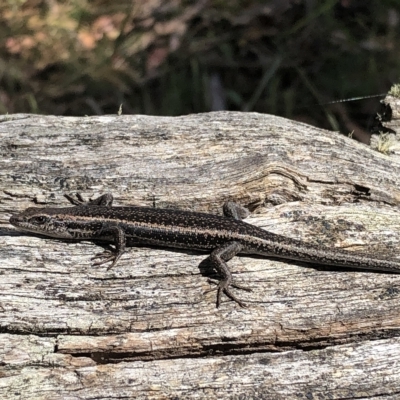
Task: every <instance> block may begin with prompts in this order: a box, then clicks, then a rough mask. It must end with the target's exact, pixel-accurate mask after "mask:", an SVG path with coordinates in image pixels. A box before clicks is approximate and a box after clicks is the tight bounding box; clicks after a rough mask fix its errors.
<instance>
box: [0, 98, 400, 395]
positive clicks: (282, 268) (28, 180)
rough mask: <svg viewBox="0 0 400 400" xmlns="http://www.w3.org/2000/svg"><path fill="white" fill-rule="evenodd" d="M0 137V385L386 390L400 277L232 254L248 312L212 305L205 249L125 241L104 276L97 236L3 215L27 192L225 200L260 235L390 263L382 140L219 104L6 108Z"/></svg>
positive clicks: (158, 390) (10, 391) (392, 240)
mask: <svg viewBox="0 0 400 400" xmlns="http://www.w3.org/2000/svg"><path fill="white" fill-rule="evenodd" d="M388 101H390V102H391V104H392V103H393V102H395V101H398V100H397V99H396V98H395V97H393V99H389V100H388ZM393 104H394V103H393ZM392 108H393V109H394V110H396V106H395V105H394V106H393V107H392ZM396 115H397V114H396V113H395V112H394V113H393V119H392V122H391V123H392V124H394V125H392V126H391V129H392V130H396V129H397V127H396V126H395V125H396V118H398V117H396ZM397 123H398V119H397ZM0 140H1V143H0V149H1V159H0V187H1V191H0V210H1V215H3V218H2V219H1V222H0V223H1V225H0V259H1V260H2V261H1V264H0V288H1V291H0V310H1V311H0V312H1V318H0V332H2V333H0V394H3V397H4V396H7V397H6V398H10V399H14V398H15V399H16V398H34V399H57V398H62V399H66V398H68V399H75V398H76V399H87V398H111V397H115V398H119V397H123V396H127V397H132V398H134V397H136V398H157V399H158V398H170V397H178V398H185V397H186V398H189V397H192V398H193V397H198V398H202V397H207V398H222V397H239V396H244V397H255V396H258V397H260V398H261V397H262V398H273V399H280V398H282V399H287V398H299V399H300V398H305V397H307V398H325V397H326V398H332V399H334V398H343V397H346V398H352V397H354V398H356V397H371V398H373V397H374V396H381V397H380V398H382V397H383V398H384V396H388V397H387V398H389V396H391V395H393V394H394V393H399V392H400V362H399V359H400V333H399V332H400V331H399V329H400V313H399V310H400V275H394V274H386V273H376V272H371V271H369V272H367V271H355V270H346V269H344V268H343V269H339V268H332V267H327V266H310V265H306V264H302V263H296V262H287V261H283V260H273V259H267V258H262V257H236V258H235V259H233V260H232V261H230V262H229V265H230V267H231V270H232V271H233V273H234V276H235V278H236V279H237V281H240V282H242V283H243V284H245V285H247V286H252V287H253V289H254V290H253V292H251V293H247V292H241V293H238V295H240V297H241V298H242V299H243V300H245V301H246V303H247V304H248V305H249V307H248V308H246V309H242V308H240V307H238V306H237V305H236V304H235V303H234V302H232V301H229V299H227V298H223V303H222V305H221V307H220V308H219V309H216V308H215V291H213V292H208V291H209V289H212V288H213V286H212V285H210V283H209V282H208V277H209V276H210V274H212V271H210V266H209V265H208V264H207V263H205V262H202V261H203V260H204V259H205V257H206V255H205V254H200V253H196V252H189V251H174V250H168V249H155V248H145V247H141V248H131V249H129V250H128V252H127V253H126V254H125V255H124V256H123V257H122V259H121V260H120V261H119V263H118V264H117V266H116V267H115V268H114V269H111V270H109V271H107V266H100V267H91V261H90V258H91V257H92V256H93V255H94V254H95V253H96V252H98V251H99V247H98V246H97V245H96V244H93V243H91V242H80V243H72V242H70V243H66V242H63V241H57V240H54V239H50V238H41V237H38V236H33V235H27V234H23V233H19V232H15V230H13V229H12V228H11V226H10V225H9V224H8V219H9V217H10V215H11V214H12V213H14V212H18V211H21V210H23V209H24V208H26V207H29V206H32V205H35V204H36V205H37V206H45V205H49V206H64V205H66V204H67V202H66V200H65V199H64V198H63V194H64V193H73V192H80V193H82V194H83V195H84V196H86V197H92V196H96V195H98V194H101V193H105V192H111V193H113V194H114V197H115V201H116V204H119V205H128V204H135V205H146V206H155V207H171V208H181V209H188V210H193V211H205V212H212V213H220V212H221V207H222V204H223V203H224V201H226V200H235V201H236V202H239V203H241V204H243V205H245V206H247V207H249V208H250V209H251V211H253V214H252V215H251V216H250V217H249V218H248V219H247V220H246V221H247V222H249V223H252V224H255V225H258V226H260V227H262V228H264V229H267V230H270V231H272V232H275V233H279V234H283V235H286V236H290V237H293V238H296V239H300V240H304V241H307V242H311V243H317V244H323V245H326V246H332V247H341V248H345V249H346V250H347V251H355V252H360V253H362V254H365V255H372V256H376V255H380V256H382V257H386V258H397V257H399V250H398V248H399V245H398V244H399V240H400V229H399V228H400V212H399V209H398V205H399V202H400V184H399V183H400V165H399V163H398V155H397V154H396V146H395V142H396V138H394V139H393V140H394V142H392V144H393V145H392V146H391V147H390V148H389V150H387V151H386V153H387V154H383V153H380V152H378V151H376V150H374V149H372V148H370V147H368V146H366V145H363V144H360V143H357V142H355V141H354V140H352V139H350V138H347V137H344V136H342V135H340V134H338V133H336V132H328V131H323V130H320V129H317V128H314V127H311V126H308V125H305V124H301V123H297V122H293V121H289V120H286V119H283V118H279V117H274V116H270V115H261V114H256V113H235V112H217V113H207V114H199V115H189V116H184V117H150V116H104V117H86V118H70V117H55V116H48V117H44V116H37V115H11V116H4V117H2V119H1V124H0ZM374 140H375V141H374V142H373V143H375V144H374V146H375V147H377V146H376V143H378V141H377V140H378V139H374ZM145 361H146V362H145Z"/></svg>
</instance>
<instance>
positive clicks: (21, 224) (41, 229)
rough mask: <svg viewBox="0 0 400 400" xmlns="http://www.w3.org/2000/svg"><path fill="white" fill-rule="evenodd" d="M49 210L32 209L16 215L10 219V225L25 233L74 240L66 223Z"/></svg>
mask: <svg viewBox="0 0 400 400" xmlns="http://www.w3.org/2000/svg"><path fill="white" fill-rule="evenodd" d="M47 211H48V210H46V212H45V210H44V209H41V208H34V207H30V208H27V209H26V210H25V211H23V212H21V213H19V214H14V215H12V216H11V218H10V224H12V225H14V226H16V227H17V228H20V229H22V230H24V231H28V232H34V233H40V234H41V235H45V236H51V237H57V238H64V239H73V237H72V235H71V234H70V232H69V231H68V229H67V227H66V224H65V222H64V221H63V220H62V218H59V217H58V216H57V214H54V215H52V213H49V212H47Z"/></svg>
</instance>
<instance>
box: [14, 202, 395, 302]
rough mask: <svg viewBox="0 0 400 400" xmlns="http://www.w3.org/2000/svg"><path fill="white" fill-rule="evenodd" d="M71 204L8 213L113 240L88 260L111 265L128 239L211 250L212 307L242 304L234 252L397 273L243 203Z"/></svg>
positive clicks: (28, 224) (42, 226)
mask: <svg viewBox="0 0 400 400" xmlns="http://www.w3.org/2000/svg"><path fill="white" fill-rule="evenodd" d="M65 197H66V198H67V199H68V200H69V201H70V202H71V203H72V204H73V205H74V206H73V207H66V208H28V209H26V210H25V211H23V212H21V213H19V214H15V215H13V216H12V217H11V218H10V223H11V224H12V225H14V226H16V227H18V228H20V229H22V230H25V231H30V232H35V233H38V234H41V235H45V236H51V237H56V238H61V239H75V240H76V239H78V240H91V239H95V240H102V241H107V242H111V243H113V244H114V245H115V249H114V250H113V251H105V252H103V253H100V254H97V255H96V256H95V257H94V259H96V258H97V259H98V260H99V261H97V262H94V263H93V265H101V264H105V263H108V262H110V263H111V264H110V266H109V267H108V269H110V268H112V267H114V266H115V264H116V263H117V261H118V260H119V258H120V257H121V255H122V254H123V253H124V251H125V246H126V242H127V240H129V243H133V244H141V245H152V246H153V245H155V246H162V247H172V248H183V249H194V250H201V251H207V252H210V256H209V258H210V260H211V262H212V264H213V266H214V267H215V269H216V271H217V272H218V274H219V275H220V277H221V280H220V281H219V284H218V287H217V303H216V304H217V307H219V305H220V303H221V296H222V293H225V294H226V295H227V296H228V297H229V298H231V299H232V300H234V301H235V302H236V303H238V304H239V305H240V306H242V307H245V304H244V303H243V302H242V301H241V300H239V299H238V298H237V297H236V296H235V295H234V294H233V293H232V291H231V286H232V287H235V288H238V289H244V290H251V289H249V288H247V287H244V286H242V285H239V284H237V283H235V282H234V281H233V279H232V274H231V272H230V270H229V268H228V265H227V261H229V260H230V259H231V258H232V257H234V256H236V255H237V254H239V253H240V254H259V255H263V256H269V257H278V258H284V259H290V260H298V261H305V262H309V263H314V264H323V265H331V266H341V267H351V268H361V269H369V270H380V271H387V272H395V273H400V260H399V261H394V260H393V261H390V260H385V259H379V258H370V257H366V256H362V255H357V254H352V253H350V252H346V251H343V250H340V249H334V248H330V247H323V246H316V245H313V244H308V243H305V242H302V241H299V240H296V239H291V238H288V237H285V236H281V235H277V234H274V233H271V232H268V231H265V230H263V229H261V228H258V227H256V226H254V225H251V224H248V223H246V222H244V221H242V220H241V219H242V218H243V217H245V216H247V215H248V212H247V210H246V209H244V208H243V207H241V206H239V205H237V204H235V203H232V202H229V203H226V204H225V205H224V215H225V216H219V215H213V214H205V213H197V212H189V211H179V210H173V209H157V208H146V207H113V206H112V202H113V196H112V195H111V194H105V195H102V196H100V197H98V198H97V199H94V200H92V201H89V202H85V201H84V200H83V198H82V197H81V196H80V195H79V194H78V195H77V198H76V199H75V198H73V197H71V196H69V195H66V196H65Z"/></svg>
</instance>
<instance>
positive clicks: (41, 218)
mask: <svg viewBox="0 0 400 400" xmlns="http://www.w3.org/2000/svg"><path fill="white" fill-rule="evenodd" d="M30 222H31V223H32V224H35V225H43V224H44V223H45V222H47V217H44V216H43V215H39V216H38V217H32V218H31V219H30Z"/></svg>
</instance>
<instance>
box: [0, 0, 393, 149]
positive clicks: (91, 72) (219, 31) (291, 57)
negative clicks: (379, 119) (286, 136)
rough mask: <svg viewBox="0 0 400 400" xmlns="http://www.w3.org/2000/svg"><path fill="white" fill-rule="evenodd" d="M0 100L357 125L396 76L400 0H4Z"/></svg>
mask: <svg viewBox="0 0 400 400" xmlns="http://www.w3.org/2000/svg"><path fill="white" fill-rule="evenodd" d="M0 19H1V25H0V38H1V41H2V42H3V45H2V46H0V112H1V113H19V112H28V113H42V114H56V115H77V116H79V115H94V114H116V113H117V112H118V109H119V107H120V105H121V104H122V112H123V113H124V114H137V113H140V114H153V115H181V114H188V113H199V112H206V111H212V110H240V111H257V112H261V113H269V114H276V115H281V116H285V117H288V118H291V119H296V120H299V121H304V122H307V123H311V124H313V125H316V126H320V127H324V128H328V129H334V130H339V129H340V130H341V131H342V132H343V133H345V134H349V133H351V132H354V134H355V135H356V136H359V139H360V140H363V141H365V137H364V139H363V135H364V134H365V132H366V131H367V129H368V127H370V126H371V124H372V122H373V120H374V115H375V113H376V112H377V110H378V107H379V99H376V98H375V99H367V100H363V101H356V102H348V103H337V104H334V105H330V106H327V105H325V106H320V105H318V104H319V103H325V102H329V101H332V100H336V99H342V98H349V97H354V96H364V95H372V94H378V93H385V92H387V91H388V90H389V88H390V87H391V85H392V84H393V83H396V82H398V80H399V71H400V52H399V49H400V34H399V33H400V21H399V19H400V1H399V0H382V1H374V0H319V1H318V0H291V1H289V0H264V1H260V0H229V1H222V0H192V1H188V0H187V1H185V0H130V1H129V0H121V1H119V2H113V1H106V0H93V1H89V0H68V1H67V0H65V1H63V0H46V1H41V0H3V1H2V2H1V4H0Z"/></svg>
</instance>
